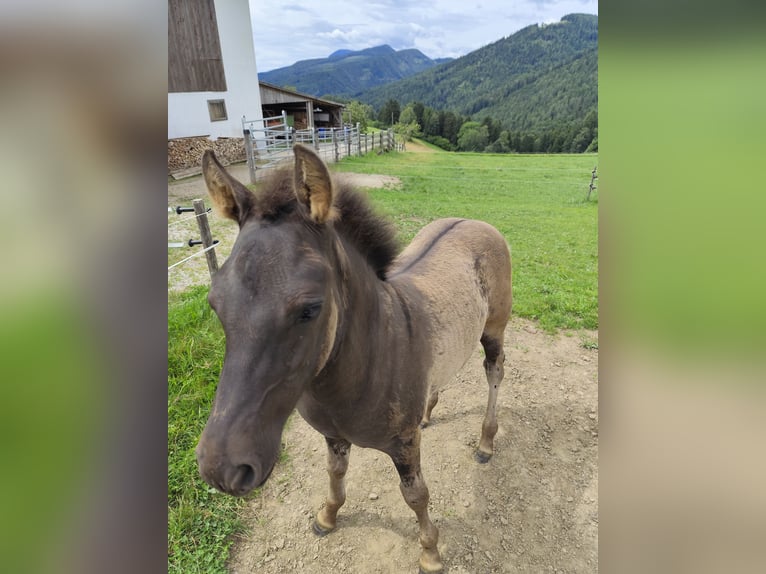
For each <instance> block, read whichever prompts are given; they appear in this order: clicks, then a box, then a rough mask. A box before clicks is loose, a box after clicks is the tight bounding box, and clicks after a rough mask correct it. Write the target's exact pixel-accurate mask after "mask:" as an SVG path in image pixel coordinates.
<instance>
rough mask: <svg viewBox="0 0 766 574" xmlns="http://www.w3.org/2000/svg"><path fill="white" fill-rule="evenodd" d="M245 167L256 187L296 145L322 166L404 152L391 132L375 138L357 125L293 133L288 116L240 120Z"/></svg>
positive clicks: (283, 114) (379, 134)
mask: <svg viewBox="0 0 766 574" xmlns="http://www.w3.org/2000/svg"><path fill="white" fill-rule="evenodd" d="M242 132H243V134H244V138H245V152H246V156H247V167H248V171H249V172H250V183H255V182H256V180H257V179H259V178H260V177H261V176H262V175H263V174H264V173H265V172H266V171H265V170H268V169H269V168H273V167H275V166H277V165H278V164H280V163H282V162H283V161H285V160H287V159H291V158H292V156H293V146H294V145H295V144H296V143H301V144H304V145H311V146H313V147H314V149H315V150H316V152H317V154H319V156H320V157H322V159H324V161H325V162H337V161H339V160H340V159H341V158H343V157H346V156H351V155H357V156H360V155H365V154H367V153H370V152H372V151H376V150H377V151H378V153H383V152H385V151H390V150H397V151H402V150H403V149H404V143H403V142H401V141H398V139H397V137H396V136H395V135H394V133H393V130H391V129H389V130H387V131H381V132H377V133H374V134H365V133H362V132H361V129H360V127H359V124H356V126H344V127H342V128H311V129H305V130H296V129H294V128H293V127H291V126H290V125H289V124H288V121H287V114H286V113H285V112H282V115H281V116H277V117H274V118H264V119H263V121H261V120H248V119H246V118H245V117H244V116H243V117H242Z"/></svg>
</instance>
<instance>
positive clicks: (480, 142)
mask: <svg viewBox="0 0 766 574" xmlns="http://www.w3.org/2000/svg"><path fill="white" fill-rule="evenodd" d="M488 142H489V130H488V129H487V126H486V125H482V124H480V123H479V122H465V123H464V124H463V125H462V126H460V132H459V133H458V136H457V147H458V149H460V150H462V151H484V148H486V147H487V143H488Z"/></svg>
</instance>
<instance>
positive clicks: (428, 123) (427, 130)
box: [421, 108, 441, 136]
mask: <svg viewBox="0 0 766 574" xmlns="http://www.w3.org/2000/svg"><path fill="white" fill-rule="evenodd" d="M421 129H422V130H423V134H425V135H427V136H438V135H439V134H440V133H441V131H440V128H439V112H436V111H434V110H433V109H431V108H426V109H425V110H423V123H422V124H421Z"/></svg>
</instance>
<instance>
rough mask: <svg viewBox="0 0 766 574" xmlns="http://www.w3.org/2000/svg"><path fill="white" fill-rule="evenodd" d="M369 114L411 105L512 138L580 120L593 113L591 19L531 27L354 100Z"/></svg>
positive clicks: (594, 38)
mask: <svg viewBox="0 0 766 574" xmlns="http://www.w3.org/2000/svg"><path fill="white" fill-rule="evenodd" d="M356 97H357V98H358V99H359V100H360V101H362V102H364V103H367V104H371V105H372V106H374V107H375V108H376V109H380V108H381V106H382V105H383V104H384V103H385V102H386V101H387V100H390V99H394V100H397V101H399V102H400V103H401V105H402V106H403V105H405V104H407V103H409V102H412V101H418V102H421V103H422V104H424V105H426V106H430V107H432V108H434V109H437V110H452V111H454V112H457V113H460V114H465V115H470V116H473V117H474V118H477V119H481V118H482V117H484V116H485V115H488V116H490V117H492V118H493V119H495V120H498V121H500V122H502V123H503V124H504V125H506V126H507V127H508V128H510V129H512V130H523V131H540V130H546V129H550V128H552V127H555V126H558V125H561V124H566V123H571V122H573V121H578V120H582V118H583V117H585V115H587V114H588V112H590V111H592V110H595V109H596V108H597V106H598V16H594V15H590V14H570V15H568V16H564V17H563V18H562V19H561V21H560V22H556V23H555V24H547V25H536V24H535V25H532V26H528V27H526V28H523V29H521V30H519V31H518V32H516V33H515V34H513V35H511V36H508V37H506V38H503V39H501V40H498V41H497V42H494V43H492V44H489V45H487V46H484V47H483V48H479V49H478V50H475V51H473V52H471V53H469V54H467V55H465V56H462V57H460V58H457V59H455V60H452V61H451V62H448V63H446V64H442V65H439V66H436V67H433V68H431V69H428V70H426V71H424V72H421V73H419V74H417V75H414V76H411V77H409V78H406V79H403V80H400V81H397V82H392V83H389V84H386V85H383V86H378V87H376V88H372V89H370V90H366V91H365V92H363V93H361V94H359V95H357V96H356Z"/></svg>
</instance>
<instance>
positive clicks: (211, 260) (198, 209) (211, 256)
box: [192, 199, 218, 277]
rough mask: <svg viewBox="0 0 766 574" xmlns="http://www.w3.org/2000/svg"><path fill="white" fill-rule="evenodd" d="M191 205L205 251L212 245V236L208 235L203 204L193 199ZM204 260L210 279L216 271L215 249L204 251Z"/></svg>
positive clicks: (208, 230) (207, 224)
mask: <svg viewBox="0 0 766 574" xmlns="http://www.w3.org/2000/svg"><path fill="white" fill-rule="evenodd" d="M192 204H193V205H194V213H196V214H197V224H198V225H199V234H200V237H201V238H202V246H203V247H205V249H207V248H208V247H210V246H211V245H213V235H212V234H211V233H210V224H209V223H208V220H207V212H206V211H205V202H204V201H202V200H201V199H195V200H194V201H193V202H192ZM205 258H206V259H207V268H208V271H210V277H212V276H213V275H214V274H215V272H216V271H218V258H217V257H216V255H215V249H210V250H209V251H206V252H205Z"/></svg>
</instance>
